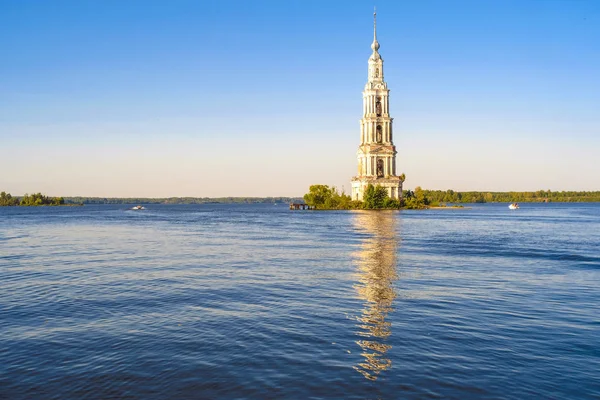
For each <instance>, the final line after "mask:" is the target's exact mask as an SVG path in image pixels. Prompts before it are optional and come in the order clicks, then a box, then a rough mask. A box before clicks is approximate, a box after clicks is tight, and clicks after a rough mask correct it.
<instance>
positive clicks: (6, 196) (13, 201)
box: [0, 192, 19, 207]
mask: <svg viewBox="0 0 600 400" xmlns="http://www.w3.org/2000/svg"><path fill="white" fill-rule="evenodd" d="M18 204H19V199H17V198H16V197H12V196H11V195H10V193H6V192H2V193H0V207H2V206H16V205H18Z"/></svg>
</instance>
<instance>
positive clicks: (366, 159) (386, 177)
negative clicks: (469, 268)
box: [352, 13, 402, 200]
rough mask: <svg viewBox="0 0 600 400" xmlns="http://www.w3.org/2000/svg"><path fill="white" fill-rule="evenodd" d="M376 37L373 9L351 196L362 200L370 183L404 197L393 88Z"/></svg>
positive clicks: (395, 197) (396, 196) (393, 194)
mask: <svg viewBox="0 0 600 400" xmlns="http://www.w3.org/2000/svg"><path fill="white" fill-rule="evenodd" d="M379 47H380V46H379V42H378V41H377V13H373V44H371V49H372V50H373V53H372V54H371V57H369V73H368V79H367V84H366V85H365V89H364V90H363V117H362V119H361V120H360V145H359V146H358V151H357V152H356V155H357V158H358V175H357V176H355V177H353V178H352V199H353V200H362V199H363V193H364V191H365V189H366V187H367V185H369V184H373V185H374V186H376V185H380V186H382V187H384V188H386V190H387V192H388V196H389V197H390V198H392V199H400V198H402V179H401V178H400V177H399V176H398V175H397V172H396V153H397V151H396V146H394V142H393V135H392V121H393V118H391V117H390V102H389V95H390V91H389V89H388V88H387V83H386V82H385V81H384V80H383V59H382V58H381V55H380V54H379Z"/></svg>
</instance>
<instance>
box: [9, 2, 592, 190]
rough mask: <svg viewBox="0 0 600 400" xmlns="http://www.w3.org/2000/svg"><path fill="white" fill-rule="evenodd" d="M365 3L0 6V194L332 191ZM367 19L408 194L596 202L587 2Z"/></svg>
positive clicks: (361, 64)
mask: <svg viewBox="0 0 600 400" xmlns="http://www.w3.org/2000/svg"><path fill="white" fill-rule="evenodd" d="M372 5H373V4H371V3H356V4H354V3H346V2H341V1H332V2H327V3H324V4H322V3H320V2H310V1H309V2H290V3H281V2H271V1H269V2H267V1H265V2H260V3H254V2H252V3H250V2H241V1H222V2H215V3H204V2H195V1H181V2H177V3H164V2H158V1H143V2H142V1H132V2H127V3H123V2H117V1H106V2H102V3H89V2H85V3H84V2H77V1H60V2H53V3H33V2H7V1H0V47H1V48H2V49H3V53H4V57H3V62H2V63H0V171H1V172H0V191H6V192H10V193H12V194H13V195H23V194H25V193H33V192H36V193H37V192H42V193H44V194H47V195H51V196H65V197H74V196H84V197H154V198H157V197H279V196H287V197H299V196H302V195H303V194H304V193H305V192H306V191H307V190H308V187H309V185H311V184H317V183H320V184H327V185H333V186H336V187H338V188H339V189H345V191H346V193H348V192H350V179H351V177H352V176H353V175H355V174H356V170H357V161H356V150H357V147H358V144H359V138H360V126H359V122H358V121H359V119H360V117H361V110H362V94H361V92H362V90H363V86H364V84H365V82H366V78H367V59H368V57H369V54H370V52H371V49H370V47H369V46H370V43H371V41H372V12H373V9H372ZM376 5H377V11H378V39H379V42H380V44H381V49H380V53H381V55H382V57H383V59H384V62H385V63H384V69H385V79H386V81H387V82H388V85H389V88H390V89H391V93H390V114H391V116H392V117H393V118H394V142H395V145H396V146H397V150H398V157H397V163H398V165H397V171H398V172H404V173H405V174H406V176H407V179H406V182H405V188H410V189H413V188H414V187H416V186H421V187H422V188H424V189H432V190H435V189H439V190H447V189H452V190H455V191H485V192H487V191H490V192H505V191H536V190H548V189H550V190H552V191H562V190H565V191H569V190H579V191H594V190H600V186H598V185H599V182H600V179H599V178H600V163H598V162H597V158H598V155H597V153H598V149H600V112H598V110H600V79H598V72H597V71H599V70H600V52H598V51H597V49H598V43H600V3H598V2H594V1H581V2H568V1H552V2H543V3H542V2H537V1H504V2H494V3H492V2H485V3H484V2H477V1H450V2H446V1H441V0H440V1H425V2H418V3H413V2H402V3H398V2H393V1H381V2H377V4H376Z"/></svg>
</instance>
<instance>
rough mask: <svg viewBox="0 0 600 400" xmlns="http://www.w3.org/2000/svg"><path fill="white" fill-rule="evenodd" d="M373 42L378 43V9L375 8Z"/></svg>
mask: <svg viewBox="0 0 600 400" xmlns="http://www.w3.org/2000/svg"><path fill="white" fill-rule="evenodd" d="M373 41H374V42H376V41H377V7H373Z"/></svg>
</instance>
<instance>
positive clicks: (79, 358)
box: [0, 203, 600, 399]
mask: <svg viewBox="0 0 600 400" xmlns="http://www.w3.org/2000/svg"><path fill="white" fill-rule="evenodd" d="M129 207H130V206H123V205H95V206H94V205H86V206H84V207H38V208H25V207H3V208H0V398H3V399H4V398H6V399H80V398H89V399H110V398H131V399H165V398H180V399H233V398H248V399H265V398H294V399H321V398H323V399H329V398H340V399H427V398H454V399H470V398H473V399H477V398H485V399H523V398H544V399H563V398H569V399H594V398H596V399H597V398H600V311H599V308H600V205H598V204H584V203H580V204H557V203H550V204H522V207H521V209H519V210H515V211H511V210H509V209H508V208H507V205H506V204H485V205H472V206H471V208H468V209H452V210H427V211H401V212H398V211H395V212H394V211H383V212H367V211H364V212H350V211H322V212H320V211H290V210H288V207H287V205H285V204H282V205H265V204H248V205H224V204H206V205H148V206H147V210H143V211H132V210H129V209H128V208H129Z"/></svg>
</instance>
